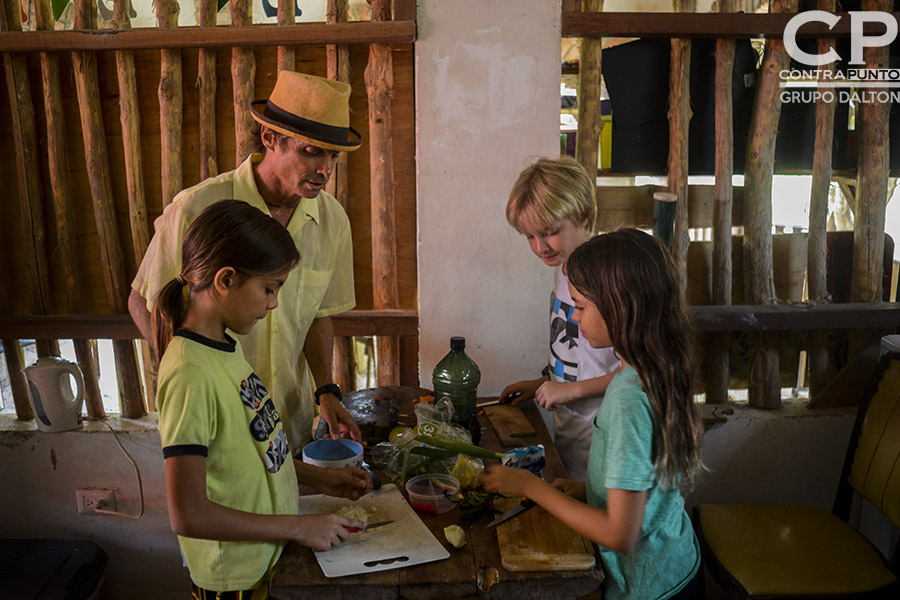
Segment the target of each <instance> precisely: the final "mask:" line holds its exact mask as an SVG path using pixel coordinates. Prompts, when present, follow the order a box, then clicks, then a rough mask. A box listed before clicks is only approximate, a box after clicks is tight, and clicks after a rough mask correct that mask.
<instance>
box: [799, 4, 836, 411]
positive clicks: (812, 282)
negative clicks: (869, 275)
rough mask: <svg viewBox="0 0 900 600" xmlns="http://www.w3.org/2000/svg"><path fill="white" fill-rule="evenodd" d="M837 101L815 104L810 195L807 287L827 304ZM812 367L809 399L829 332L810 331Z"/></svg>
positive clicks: (817, 386)
mask: <svg viewBox="0 0 900 600" xmlns="http://www.w3.org/2000/svg"><path fill="white" fill-rule="evenodd" d="M819 10H824V11H827V12H834V10H835V0H819ZM833 43H834V40H831V39H820V40H819V52H820V53H825V52H827V51H828V49H829V47H831V45H832V44H833ZM833 73H834V65H833V64H828V65H821V66H819V81H822V80H826V81H829V80H832V79H833V78H832V77H831V75H832V74H833ZM834 110H835V103H834V102H825V101H824V100H822V99H821V98H820V99H819V100H818V102H817V103H816V137H815V145H814V149H813V171H812V188H811V190H810V194H809V238H808V250H807V263H806V278H807V288H808V290H809V292H808V295H809V299H810V301H812V302H826V301H828V288H827V286H826V278H827V277H826V276H827V271H826V268H825V258H826V250H827V233H826V230H827V220H828V193H829V189H830V188H831V155H832V143H831V140H832V137H833V136H834ZM807 339H808V340H809V342H808V343H807V346H806V356H807V363H808V365H809V397H810V399H813V398H815V397H816V396H817V395H818V394H819V392H821V391H822V390H823V389H824V388H825V385H826V384H827V383H828V381H827V376H828V363H829V360H828V332H827V331H821V330H820V331H811V332H810V333H809V336H808V338H807Z"/></svg>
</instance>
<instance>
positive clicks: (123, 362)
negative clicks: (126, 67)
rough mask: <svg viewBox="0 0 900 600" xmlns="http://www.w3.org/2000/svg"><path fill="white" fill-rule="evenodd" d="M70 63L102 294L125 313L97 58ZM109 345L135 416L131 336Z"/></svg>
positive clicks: (137, 386) (78, 12)
mask: <svg viewBox="0 0 900 600" xmlns="http://www.w3.org/2000/svg"><path fill="white" fill-rule="evenodd" d="M90 10H91V4H90V0H77V1H76V3H75V27H76V28H77V29H91V28H92V27H91V24H92V22H93V19H92V18H91V14H90ZM72 66H73V69H74V71H75V90H76V92H77V94H78V109H79V113H80V117H81V131H82V135H83V136H84V157H85V162H86V163H87V164H86V166H87V175H88V181H89V183H90V186H91V196H92V199H93V206H94V221H95V222H96V224H97V237H98V238H99V242H100V260H101V261H102V264H103V265H105V267H106V268H105V269H104V276H105V284H106V295H107V300H108V302H109V308H110V311H111V312H113V313H118V314H124V313H127V312H128V306H127V298H128V294H129V291H130V287H129V285H128V283H129V282H128V280H127V279H126V277H125V263H124V261H123V260H122V246H121V243H120V241H119V231H118V228H117V227H116V219H115V211H114V210H113V196H112V181H111V179H110V173H109V162H108V159H107V151H106V136H105V134H104V131H103V119H102V109H101V106H100V89H99V88H100V86H99V83H98V77H97V58H96V56H95V55H94V53H93V52H73V53H72ZM113 348H114V350H115V353H116V372H117V374H118V377H119V393H120V398H121V404H122V416H123V417H126V418H136V417H140V416H142V415H144V414H145V412H144V402H143V395H142V393H141V381H140V376H139V374H138V370H137V360H136V358H137V357H136V355H135V348H134V343H133V342H132V341H131V340H114V341H113Z"/></svg>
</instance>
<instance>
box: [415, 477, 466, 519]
mask: <svg viewBox="0 0 900 600" xmlns="http://www.w3.org/2000/svg"><path fill="white" fill-rule="evenodd" d="M406 491H407V492H408V493H409V503H410V504H411V505H412V507H413V508H414V509H416V510H417V511H419V512H420V513H424V514H426V515H437V514H440V513H444V512H447V511H448V510H453V509H454V508H456V502H454V500H458V499H459V480H458V479H456V477H453V476H452V475H445V474H443V473H426V474H425V475H417V476H416V477H413V478H412V479H410V480H409V481H407V482H406Z"/></svg>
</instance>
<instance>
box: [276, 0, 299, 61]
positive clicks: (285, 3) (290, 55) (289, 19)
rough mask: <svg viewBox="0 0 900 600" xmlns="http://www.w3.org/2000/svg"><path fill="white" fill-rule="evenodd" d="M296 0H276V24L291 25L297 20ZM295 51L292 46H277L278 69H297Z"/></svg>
mask: <svg viewBox="0 0 900 600" xmlns="http://www.w3.org/2000/svg"><path fill="white" fill-rule="evenodd" d="M295 2H296V0H278V24H279V25H293V24H295V23H296V22H297V16H296V14H297V13H296V8H295V7H296V4H295ZM296 56H297V53H296V52H295V50H294V47H293V46H278V70H279V71H294V70H296V69H297V66H296V65H297V58H296Z"/></svg>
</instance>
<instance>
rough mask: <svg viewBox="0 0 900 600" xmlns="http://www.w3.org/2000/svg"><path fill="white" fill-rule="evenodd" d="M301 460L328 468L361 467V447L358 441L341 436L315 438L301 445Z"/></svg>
mask: <svg viewBox="0 0 900 600" xmlns="http://www.w3.org/2000/svg"><path fill="white" fill-rule="evenodd" d="M303 462H305V463H309V464H311V465H316V466H318V467H325V468H328V469H340V468H342V467H361V466H362V463H363V447H362V444H360V443H359V442H354V441H353V440H347V439H343V438H341V439H339V440H337V441H335V440H332V439H322V440H316V441H314V442H310V443H309V444H307V445H306V446H304V447H303Z"/></svg>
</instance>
